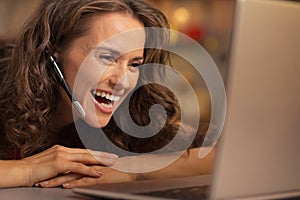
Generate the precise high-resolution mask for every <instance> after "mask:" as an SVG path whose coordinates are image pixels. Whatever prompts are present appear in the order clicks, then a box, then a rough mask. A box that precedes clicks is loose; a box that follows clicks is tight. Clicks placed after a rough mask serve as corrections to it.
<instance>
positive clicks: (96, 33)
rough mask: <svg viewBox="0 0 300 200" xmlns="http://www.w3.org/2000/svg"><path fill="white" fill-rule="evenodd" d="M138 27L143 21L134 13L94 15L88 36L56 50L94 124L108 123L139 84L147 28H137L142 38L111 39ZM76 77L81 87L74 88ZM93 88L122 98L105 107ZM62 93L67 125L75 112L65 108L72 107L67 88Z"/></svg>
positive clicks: (119, 37)
mask: <svg viewBox="0 0 300 200" xmlns="http://www.w3.org/2000/svg"><path fill="white" fill-rule="evenodd" d="M136 29H138V30H141V29H143V25H142V24H141V23H140V22H139V21H138V20H136V19H134V18H132V17H131V16H128V15H124V14H119V13H111V14H105V15H101V16H99V17H96V18H93V20H92V22H91V30H90V31H89V32H88V34H87V35H86V36H84V37H81V38H78V39H76V40H75V41H73V42H72V44H71V46H70V47H69V49H67V50H66V51H65V52H63V53H61V54H59V53H56V54H55V55H56V57H57V58H58V61H59V62H60V63H62V64H61V65H62V67H63V69H64V75H65V78H66V80H67V82H68V84H69V86H70V87H71V90H72V91H73V93H74V94H75V96H76V97H77V98H78V100H79V101H80V102H81V104H82V106H83V109H84V110H85V112H86V116H85V117H84V120H85V121H86V122H87V123H88V124H89V125H90V126H92V127H95V128H101V127H104V126H106V125H107V124H108V122H109V120H110V119H111V117H112V114H113V112H114V110H116V108H117V107H118V106H119V105H120V104H121V103H122V101H123V100H124V98H125V97H126V96H127V95H128V93H129V92H130V91H132V90H133V88H134V87H135V86H136V83H137V80H138V77H139V70H138V67H137V66H138V65H141V64H142V63H143V50H144V44H145V37H146V36H145V32H144V31H143V32H141V31H138V33H139V35H140V39H139V40H136V39H135V40H132V38H130V35H129V34H127V35H122V34H121V35H120V36H117V38H116V39H110V38H111V37H112V36H116V35H118V34H119V33H122V32H126V31H132V30H136ZM134 33H135V32H134ZM131 37H132V36H131ZM128 40H129V41H130V42H128ZM108 48H109V49H108ZM75 81H77V82H78V84H77V86H78V87H76V88H73V86H74V83H75ZM77 82H76V83H77ZM91 90H97V91H100V92H106V93H109V94H113V95H114V96H116V97H118V98H119V100H118V101H115V102H114V103H113V107H112V109H106V108H103V107H102V106H101V105H99V104H98V105H97V103H96V102H95V100H94V98H93V97H92V95H91ZM61 95H62V97H63V99H62V101H61V102H60V105H59V106H60V107H61V108H64V109H63V112H64V113H69V115H68V116H63V117H61V118H62V119H61V120H62V121H64V124H62V126H64V125H67V124H68V123H70V122H72V121H73V116H72V112H71V111H70V112H66V109H65V108H69V109H70V108H71V103H70V100H69V99H68V97H67V96H66V95H65V92H64V91H61ZM58 116H60V115H58Z"/></svg>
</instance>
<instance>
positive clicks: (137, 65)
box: [130, 63, 141, 68]
mask: <svg viewBox="0 0 300 200" xmlns="http://www.w3.org/2000/svg"><path fill="white" fill-rule="evenodd" d="M130 66H131V67H134V68H136V67H139V66H141V63H131V64H130Z"/></svg>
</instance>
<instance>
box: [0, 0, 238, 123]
mask: <svg viewBox="0 0 300 200" xmlns="http://www.w3.org/2000/svg"><path fill="white" fill-rule="evenodd" d="M40 1H41V0H0V42H2V43H3V41H7V40H11V39H13V38H14V37H15V36H16V33H17V32H18V29H19V27H20V26H21V25H22V24H23V22H24V21H25V20H26V18H27V17H28V15H29V14H30V13H31V12H32V11H33V10H34V9H35V8H36V7H37V6H38V4H39V2H40ZM146 1H147V2H148V3H150V4H152V5H153V6H154V7H157V8H158V9H160V10H162V11H163V13H165V15H166V16H167V17H168V19H169V20H170V23H171V28H172V29H174V30H176V31H179V32H181V33H184V34H186V35H187V36H189V37H191V38H193V39H194V40H195V41H197V42H198V43H199V44H201V45H202V46H203V47H204V48H205V50H206V51H207V52H208V53H209V55H210V56H211V58H212V59H213V61H214V62H215V63H216V65H217V67H218V68H219V70H220V72H221V75H222V77H223V79H224V81H225V80H226V72H227V70H228V64H227V63H228V58H229V49H230V39H231V30H232V22H233V13H234V0H146ZM177 42H180V41H176V37H174V38H173V39H172V43H177ZM185 49H186V51H187V52H188V51H191V50H189V46H186V48H185ZM172 64H173V65H174V67H175V69H177V70H178V71H179V72H180V73H182V74H183V75H184V77H186V78H187V79H188V80H189V82H190V83H191V84H192V87H193V88H194V89H195V91H196V94H197V98H198V102H199V106H200V111H201V122H209V120H210V97H209V93H208V91H207V88H206V85H205V83H204V82H203V81H202V78H201V76H200V75H199V74H198V73H195V70H194V68H193V66H190V64H189V62H188V61H186V60H184V59H183V58H181V57H180V56H177V55H172ZM183 90H184V89H183ZM186 99H187V100H188V98H186ZM186 109H190V110H191V111H192V110H193V109H194V108H193V106H191V107H190V108H186Z"/></svg>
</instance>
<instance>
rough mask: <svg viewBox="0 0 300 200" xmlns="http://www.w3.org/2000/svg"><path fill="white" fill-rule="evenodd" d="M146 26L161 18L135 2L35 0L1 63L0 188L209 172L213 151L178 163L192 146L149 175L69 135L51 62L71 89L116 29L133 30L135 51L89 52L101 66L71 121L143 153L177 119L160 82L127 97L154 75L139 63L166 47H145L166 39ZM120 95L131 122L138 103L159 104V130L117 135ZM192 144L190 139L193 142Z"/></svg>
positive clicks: (163, 55)
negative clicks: (121, 166)
mask: <svg viewBox="0 0 300 200" xmlns="http://www.w3.org/2000/svg"><path fill="white" fill-rule="evenodd" d="M146 27H157V28H168V22H167V19H166V18H165V16H164V15H163V14H162V13H161V12H160V11H158V10H157V9H155V8H152V7H151V6H149V5H148V4H146V3H144V2H142V1H137V0H105V1H104V0H80V1H79V0H69V1H65V0H55V1H48V0H43V1H42V3H41V5H40V7H39V8H38V9H37V10H36V12H35V13H34V14H33V15H32V16H31V18H30V19H29V20H28V21H27V23H26V24H25V26H24V27H23V31H22V32H21V33H20V37H19V38H18V39H17V41H16V42H15V44H14V50H13V53H12V55H11V56H10V57H9V59H4V60H3V61H2V62H1V74H2V76H3V78H2V79H1V81H2V82H1V88H2V90H1V91H0V111H1V117H0V120H1V126H0V127H1V129H0V130H1V136H0V137H1V146H0V148H1V149H0V150H1V151H0V158H1V159H2V160H1V161H0V176H1V181H0V187H16V186H32V185H36V186H37V185H39V186H41V187H55V186H60V185H62V186H63V187H65V188H72V187H77V186H84V185H92V184H98V183H107V182H119V181H132V180H137V179H146V178H155V177H156V176H161V174H166V176H171V175H172V174H173V175H174V172H176V174H177V175H186V174H189V173H199V172H200V173H206V172H208V171H209V170H210V166H211V159H212V158H211V157H212V156H208V157H207V159H205V160H203V161H202V162H203V165H202V166H203V168H201V169H195V168H194V169H193V167H192V169H193V170H191V169H189V167H187V166H186V162H190V163H194V161H193V160H195V159H194V157H196V156H194V157H193V156H192V155H196V154H197V151H196V150H191V151H190V155H189V156H187V157H186V158H182V159H184V161H180V159H179V161H177V162H176V163H174V164H173V165H171V166H170V167H168V168H166V169H163V170H158V171H157V172H151V173H145V174H139V175H137V174H131V173H125V172H120V171H117V170H113V169H111V168H108V167H105V166H111V165H113V164H114V162H115V160H116V159H117V157H118V156H117V155H114V154H111V153H106V152H102V151H88V150H86V149H84V145H83V144H82V142H81V141H80V138H79V137H78V135H77V133H76V128H75V125H74V118H73V116H72V104H71V101H70V98H69V97H68V96H67V95H66V91H65V90H64V89H65V88H64V87H62V85H61V84H60V81H59V80H58V79H59V78H58V77H57V74H56V73H57V71H54V70H53V68H54V65H57V67H59V68H60V70H62V72H63V74H64V77H65V80H66V83H67V84H68V86H70V90H71V91H74V90H75V88H74V87H73V86H74V83H75V81H76V74H77V72H79V68H80V66H81V64H82V63H83V62H84V60H85V58H86V57H87V56H89V55H90V54H89V53H90V52H91V51H94V50H95V48H96V46H97V45H98V44H100V43H101V42H103V41H105V40H107V39H108V38H111V37H112V36H114V35H116V34H120V33H123V32H128V31H132V30H136V29H137V30H141V29H142V30H144V31H143V32H142V33H141V32H140V33H141V34H140V35H139V36H140V37H139V40H137V41H135V44H136V45H137V46H136V47H138V48H136V49H135V50H133V51H130V52H126V53H125V54H122V51H121V50H120V52H119V54H118V56H115V55H114V53H112V50H107V51H105V52H101V51H100V53H99V54H97V59H98V61H99V62H98V64H99V63H101V62H103V63H105V65H108V67H107V68H105V67H104V65H103V67H102V68H99V70H100V73H101V77H98V80H97V83H96V84H94V85H92V84H91V85H90V86H88V87H87V88H88V90H81V94H80V95H79V96H76V97H77V98H78V99H77V100H78V101H79V102H80V104H81V106H82V108H83V110H84V111H85V112H86V113H85V116H84V117H82V119H79V120H80V121H83V123H84V124H86V125H87V126H91V127H93V128H103V127H104V130H105V134H106V135H107V137H108V138H110V140H111V141H112V142H113V143H114V144H115V145H117V146H119V147H121V148H123V149H125V150H128V151H131V152H151V151H153V150H155V149H158V148H160V147H161V146H163V145H165V144H167V143H168V142H169V141H170V140H171V139H172V138H173V137H174V134H176V130H177V129H178V124H179V123H178V122H179V117H180V116H179V113H180V112H179V108H178V102H177V101H176V100H175V98H174V96H173V95H172V94H171V93H170V91H168V90H167V89H166V88H164V87H162V86H158V85H156V84H147V85H146V86H144V87H143V88H142V89H139V90H136V91H134V94H133V95H132V97H131V98H130V100H129V99H128V100H127V99H126V97H127V96H128V95H129V94H130V93H131V92H132V91H133V90H134V88H135V87H138V86H139V85H142V83H143V81H144V80H143V79H144V77H146V76H145V75H149V74H153V75H154V76H155V74H156V73H157V72H156V71H155V70H154V68H153V69H152V68H145V69H144V68H143V67H141V68H139V66H140V65H142V64H147V63H162V64H163V63H166V61H167V60H168V54H167V52H164V51H162V50H160V49H158V48H152V49H151V48H149V49H146V48H144V46H147V45H149V44H150V43H151V44H150V46H155V45H158V44H159V45H164V44H165V43H167V35H165V32H160V33H156V32H155V31H154V32H151V31H147V30H146ZM153 38H155V39H153ZM132 42H133V41H132ZM114 47H115V48H114V50H116V51H118V50H119V49H116V48H117V47H116V46H114ZM54 62H55V63H54ZM91 94H92V95H91ZM102 94H103V95H102ZM100 96H101V97H100ZM104 96H105V98H104ZM112 96H113V97H112ZM71 98H72V97H71ZM101 98H102V99H101ZM72 100H73V99H72ZM125 101H130V111H131V115H132V119H133V121H135V123H136V124H138V125H141V126H142V125H147V124H148V123H149V117H148V110H147V108H150V107H151V105H153V104H156V103H159V104H161V105H163V106H164V108H165V109H166V111H167V122H166V124H165V125H164V127H163V129H162V130H161V131H160V133H163V134H158V135H157V136H154V137H152V138H151V140H147V139H137V138H135V137H132V136H129V135H127V134H124V133H123V132H122V131H121V130H120V129H119V128H118V127H117V125H116V122H115V120H114V118H112V114H113V112H115V110H116V109H117V108H118V110H122V106H121V105H122V102H125ZM145 108H146V111H145ZM143 116H144V117H143ZM158 117H159V116H158ZM75 119H76V117H75ZM126 120H128V119H126V117H123V118H122V112H121V111H120V112H119V115H118V121H121V123H123V124H126ZM199 142H201V141H200V140H195V143H194V144H193V145H194V146H195V145H197V143H199ZM107 151H109V149H108V150H107ZM197 162H198V161H197ZM191 166H193V165H191ZM178 170H180V171H178ZM15 174H18V176H15ZM12 177H13V178H12Z"/></svg>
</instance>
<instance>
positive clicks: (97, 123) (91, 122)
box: [83, 116, 111, 128]
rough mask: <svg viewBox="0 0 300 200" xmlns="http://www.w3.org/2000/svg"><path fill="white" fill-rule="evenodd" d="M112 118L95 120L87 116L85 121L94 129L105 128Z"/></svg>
mask: <svg viewBox="0 0 300 200" xmlns="http://www.w3.org/2000/svg"><path fill="white" fill-rule="evenodd" d="M110 118H111V117H109V118H106V117H99V118H97V117H96V118H95V117H88V116H86V117H85V118H84V119H83V120H84V121H85V122H86V123H87V124H88V125H89V126H91V127H93V128H103V127H105V126H106V125H107V124H108V123H109V121H110Z"/></svg>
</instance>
